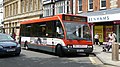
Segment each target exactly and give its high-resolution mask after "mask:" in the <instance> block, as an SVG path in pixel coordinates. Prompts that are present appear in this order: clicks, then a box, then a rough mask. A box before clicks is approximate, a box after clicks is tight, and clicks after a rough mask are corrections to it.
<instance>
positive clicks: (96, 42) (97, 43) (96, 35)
mask: <svg viewBox="0 0 120 67" xmlns="http://www.w3.org/2000/svg"><path fill="white" fill-rule="evenodd" d="M94 39H95V45H100V43H99V35H98V33H96V34H95V36H94Z"/></svg>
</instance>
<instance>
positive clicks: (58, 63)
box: [0, 49, 104, 67]
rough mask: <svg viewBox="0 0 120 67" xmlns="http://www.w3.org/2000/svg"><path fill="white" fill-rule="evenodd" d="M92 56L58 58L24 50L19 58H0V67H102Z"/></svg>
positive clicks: (45, 53) (41, 52)
mask: <svg viewBox="0 0 120 67" xmlns="http://www.w3.org/2000/svg"><path fill="white" fill-rule="evenodd" d="M103 66H104V65H103V64H102V63H101V62H100V61H99V60H98V59H97V58H96V57H95V56H94V55H92V54H91V55H90V56H89V57H86V56H84V55H77V56H69V57H58V56H56V55H55V54H53V53H48V52H43V51H39V50H24V49H22V52H21V54H20V56H5V57H1V58H0V67H103Z"/></svg>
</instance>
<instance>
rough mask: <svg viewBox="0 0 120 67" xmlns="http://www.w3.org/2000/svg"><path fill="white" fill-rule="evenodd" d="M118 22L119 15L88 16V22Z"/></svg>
mask: <svg viewBox="0 0 120 67" xmlns="http://www.w3.org/2000/svg"><path fill="white" fill-rule="evenodd" d="M116 20H120V13H116V14H107V15H98V16H88V22H89V23H93V22H106V21H116Z"/></svg>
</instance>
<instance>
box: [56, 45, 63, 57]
mask: <svg viewBox="0 0 120 67" xmlns="http://www.w3.org/2000/svg"><path fill="white" fill-rule="evenodd" d="M56 54H57V55H58V56H59V57H63V51H62V46H61V45H58V46H57V47H56Z"/></svg>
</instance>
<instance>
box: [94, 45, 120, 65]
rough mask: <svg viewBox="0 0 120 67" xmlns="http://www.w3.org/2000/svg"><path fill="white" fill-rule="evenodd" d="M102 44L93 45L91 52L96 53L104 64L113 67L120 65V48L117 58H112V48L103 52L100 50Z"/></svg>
mask: <svg viewBox="0 0 120 67" xmlns="http://www.w3.org/2000/svg"><path fill="white" fill-rule="evenodd" d="M102 47H103V45H101V46H99V45H94V50H93V53H94V54H95V55H96V57H97V58H98V59H99V60H100V61H101V62H102V63H104V64H106V65H111V66H114V67H120V49H119V57H118V60H112V57H113V56H112V55H113V53H112V49H110V51H109V52H108V51H107V52H103V51H102V50H103V49H102Z"/></svg>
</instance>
